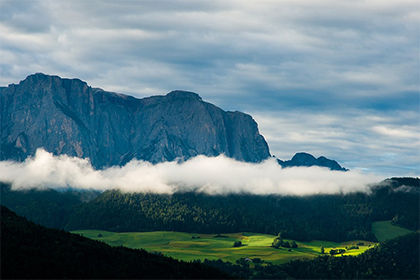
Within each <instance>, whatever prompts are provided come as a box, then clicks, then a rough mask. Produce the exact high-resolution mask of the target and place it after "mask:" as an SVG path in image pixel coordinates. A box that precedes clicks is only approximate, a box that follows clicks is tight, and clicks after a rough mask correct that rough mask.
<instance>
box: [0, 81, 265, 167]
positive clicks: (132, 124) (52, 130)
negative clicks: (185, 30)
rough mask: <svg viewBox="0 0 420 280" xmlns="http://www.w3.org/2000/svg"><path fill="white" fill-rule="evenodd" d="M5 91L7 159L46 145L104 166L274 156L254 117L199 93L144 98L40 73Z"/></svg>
mask: <svg viewBox="0 0 420 280" xmlns="http://www.w3.org/2000/svg"><path fill="white" fill-rule="evenodd" d="M0 93H1V94H0V109H1V114H0V117H1V119H0V123H1V138H0V141H1V142H0V144H1V153H0V156H1V160H5V159H13V160H19V161H22V160H24V159H25V158H27V157H28V156H32V155H34V153H35V151H36V149H37V148H40V147H42V148H44V149H45V150H47V151H49V152H52V153H54V154H56V155H60V154H66V155H69V156H77V157H80V158H90V160H91V162H92V164H93V166H94V167H96V168H102V167H106V166H112V165H122V164H125V163H126V162H128V161H130V160H131V159H133V158H136V159H141V160H146V161H150V162H153V163H157V162H162V161H172V160H174V159H176V158H178V157H180V158H183V159H188V158H191V157H194V156H196V155H207V156H217V155H220V154H225V155H226V156H228V157H231V158H234V159H236V160H240V161H247V162H260V161H262V160H264V159H266V158H268V157H270V153H269V149H268V145H267V143H266V141H265V140H264V137H263V136H262V135H260V134H259V131H258V127H257V124H256V122H255V121H254V120H253V119H252V117H251V116H249V115H247V114H244V113H241V112H225V111H223V110H222V109H220V108H218V107H216V106H214V105H212V104H210V103H207V102H204V101H203V100H202V99H201V98H200V97H199V96H198V95H197V94H195V93H192V92H184V91H173V92H171V93H169V94H167V95H166V96H153V97H149V98H143V99H136V98H134V97H130V96H126V95H122V94H116V93H112V92H106V91H103V90H101V89H96V88H91V87H90V86H88V85H87V84H86V83H85V82H83V81H81V80H78V79H62V78H60V77H57V76H48V75H44V74H39V73H38V74H34V75H31V76H28V77H27V78H26V79H25V80H23V81H21V82H20V83H19V84H18V85H15V84H12V85H9V86H8V87H1V88H0Z"/></svg>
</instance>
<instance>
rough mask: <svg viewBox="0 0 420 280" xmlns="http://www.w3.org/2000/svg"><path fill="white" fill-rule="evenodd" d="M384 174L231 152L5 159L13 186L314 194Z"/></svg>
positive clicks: (3, 172)
mask: <svg viewBox="0 0 420 280" xmlns="http://www.w3.org/2000/svg"><path fill="white" fill-rule="evenodd" d="M382 179H384V178H381V177H379V176H377V175H372V174H363V173H361V172H358V171H348V172H339V171H330V170H329V169H326V168H321V167H294V168H281V166H279V165H278V164H277V162H276V161H275V159H268V160H266V161H264V162H262V163H260V164H253V163H245V162H238V161H235V160H233V159H230V158H227V157H225V156H218V157H211V158H210V157H205V156H197V157H195V158H193V159H190V160H188V161H186V162H183V163H177V162H164V163H159V164H156V165H153V164H151V163H149V162H144V161H138V160H132V161H131V162H129V163H128V164H127V165H125V166H123V167H110V168H108V169H104V170H94V169H93V168H92V166H91V164H90V162H89V161H88V160H85V159H80V158H76V157H69V156H66V155H61V156H53V155H52V154H50V153H48V152H46V151H44V150H42V149H38V150H37V152H36V155H35V157H33V158H28V159H27V160H26V161H25V162H22V163H17V162H11V161H2V162H0V181H2V182H6V183H11V184H12V189H14V190H24V189H30V188H47V187H50V188H54V189H60V188H68V187H71V188H75V189H95V190H108V189H120V190H122V191H124V192H153V193H169V194H170V193H174V192H176V191H198V192H205V193H209V194H228V193H251V194H283V195H310V194H332V193H341V192H342V193H349V192H354V191H368V190H369V187H368V184H371V183H375V182H379V181H381V180H382Z"/></svg>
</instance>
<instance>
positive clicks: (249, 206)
mask: <svg viewBox="0 0 420 280" xmlns="http://www.w3.org/2000/svg"><path fill="white" fill-rule="evenodd" d="M418 183H419V180H418V179H402V180H401V181H399V180H398V179H393V180H389V181H388V182H385V183H382V184H380V185H378V186H376V187H374V188H373V189H372V193H370V194H367V193H351V194H347V195H314V196H306V197H292V196H256V195H247V194H241V195H236V194H235V195H227V196H221V195H214V196H213V195H206V194H199V193H175V194H173V195H159V194H144V193H121V192H120V191H115V190H113V191H107V192H105V193H103V194H102V195H100V196H99V197H97V198H96V199H94V200H92V201H90V202H88V203H83V204H80V205H78V206H76V208H75V211H74V212H73V213H72V215H71V217H70V220H69V223H68V224H67V226H66V229H68V230H76V229H103V230H110V231H157V230H175V231H187V232H201V233H222V232H240V231H250V232H259V233H269V234H275V235H277V234H278V233H279V232H282V235H283V236H284V237H285V238H291V239H296V240H301V241H305V240H306V241H309V240H312V239H322V240H331V241H344V240H354V239H364V240H375V237H374V235H373V234H372V233H371V225H372V222H374V221H380V220H391V219H393V220H394V222H395V223H397V224H399V225H402V226H404V227H407V228H410V229H413V230H415V229H418V228H419V186H418Z"/></svg>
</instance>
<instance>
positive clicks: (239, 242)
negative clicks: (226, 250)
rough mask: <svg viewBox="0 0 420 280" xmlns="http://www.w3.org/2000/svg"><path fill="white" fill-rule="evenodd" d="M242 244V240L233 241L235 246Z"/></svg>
mask: <svg viewBox="0 0 420 280" xmlns="http://www.w3.org/2000/svg"><path fill="white" fill-rule="evenodd" d="M241 246H242V242H241V241H235V242H233V247H241Z"/></svg>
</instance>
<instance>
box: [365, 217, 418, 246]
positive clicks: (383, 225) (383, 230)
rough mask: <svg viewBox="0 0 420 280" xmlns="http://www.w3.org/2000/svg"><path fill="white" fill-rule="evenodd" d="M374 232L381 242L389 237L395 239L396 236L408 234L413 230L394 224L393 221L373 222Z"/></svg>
mask: <svg viewBox="0 0 420 280" xmlns="http://www.w3.org/2000/svg"><path fill="white" fill-rule="evenodd" d="M372 232H373V234H374V235H375V236H376V238H377V239H378V241H379V242H382V241H385V240H387V239H393V238H395V237H398V236H401V235H406V234H408V233H411V232H413V231H412V230H409V229H406V228H402V227H398V226H394V225H393V224H391V221H382V222H374V223H373V224H372Z"/></svg>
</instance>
